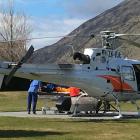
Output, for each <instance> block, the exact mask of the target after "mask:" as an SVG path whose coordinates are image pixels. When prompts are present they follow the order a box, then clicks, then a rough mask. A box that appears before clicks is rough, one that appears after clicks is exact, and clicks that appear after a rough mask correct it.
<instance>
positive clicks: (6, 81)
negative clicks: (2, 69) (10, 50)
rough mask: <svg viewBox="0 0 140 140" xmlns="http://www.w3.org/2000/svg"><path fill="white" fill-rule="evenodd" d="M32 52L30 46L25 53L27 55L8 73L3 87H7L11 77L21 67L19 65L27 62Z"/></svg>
mask: <svg viewBox="0 0 140 140" xmlns="http://www.w3.org/2000/svg"><path fill="white" fill-rule="evenodd" d="M33 52H34V47H33V46H31V47H30V48H29V50H28V51H27V53H26V54H25V56H24V57H22V59H21V60H20V61H19V62H18V63H17V65H15V66H14V67H13V69H12V70H11V72H10V73H9V75H8V76H7V78H6V79H5V85H8V83H9V82H10V80H11V78H12V77H13V75H14V74H15V72H16V71H17V70H18V69H19V68H20V67H21V65H22V64H23V63H25V62H27V60H28V59H29V58H30V57H31V55H32V54H33Z"/></svg>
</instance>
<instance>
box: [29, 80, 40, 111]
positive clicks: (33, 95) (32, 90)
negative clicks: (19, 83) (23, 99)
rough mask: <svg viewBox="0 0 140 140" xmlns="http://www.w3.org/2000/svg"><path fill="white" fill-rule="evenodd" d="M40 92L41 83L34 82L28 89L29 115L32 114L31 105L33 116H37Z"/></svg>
mask: <svg viewBox="0 0 140 140" xmlns="http://www.w3.org/2000/svg"><path fill="white" fill-rule="evenodd" d="M39 90H41V81H39V80H33V81H32V82H31V84H30V87H29V89H28V98H27V102H28V104H27V111H28V114H30V112H31V105H32V111H33V114H36V104H37V99H38V95H37V93H38V91H39Z"/></svg>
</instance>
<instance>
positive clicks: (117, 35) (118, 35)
mask: <svg viewBox="0 0 140 140" xmlns="http://www.w3.org/2000/svg"><path fill="white" fill-rule="evenodd" d="M115 36H116V37H120V36H140V34H115Z"/></svg>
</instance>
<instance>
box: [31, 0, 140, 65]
mask: <svg viewBox="0 0 140 140" xmlns="http://www.w3.org/2000/svg"><path fill="white" fill-rule="evenodd" d="M139 7H140V1H139V0H125V1H124V2H122V3H120V4H119V5H117V6H116V7H114V8H112V9H109V10H107V11H105V12H104V13H102V14H100V15H98V16H96V17H95V18H93V19H90V20H88V21H87V22H85V23H83V24H82V25H81V26H79V27H78V28H77V29H75V30H74V31H72V32H71V33H70V34H69V35H77V36H75V37H71V38H63V39H61V40H60V41H58V42H57V43H55V44H53V45H51V46H46V47H44V48H41V49H39V50H37V51H36V52H35V53H34V55H33V57H32V58H31V60H30V61H31V62H32V63H69V62H72V58H70V56H69V54H70V52H71V48H70V47H66V46H67V45H73V46H74V49H75V50H76V51H79V50H80V51H82V50H83V49H84V48H87V47H100V45H101V43H99V40H95V39H92V40H91V39H90V40H89V38H80V37H78V36H82V35H84V36H86V35H89V34H90V33H91V32H92V33H94V34H99V33H100V31H102V30H111V31H114V32H118V33H140V10H139ZM133 40H136V41H138V42H139V41H140V40H139V39H136V38H134V39H133ZM129 51H130V50H129ZM139 51H140V50H139V49H137V48H135V47H133V48H132V51H130V52H131V55H132V56H135V57H136V58H140V55H139V53H138V52H139ZM135 57H134V58H135Z"/></svg>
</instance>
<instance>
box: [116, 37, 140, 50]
mask: <svg viewBox="0 0 140 140" xmlns="http://www.w3.org/2000/svg"><path fill="white" fill-rule="evenodd" d="M118 39H120V40H123V41H126V42H127V43H129V44H131V45H134V46H136V47H138V48H140V43H137V42H134V41H132V40H128V39H125V38H121V37H118Z"/></svg>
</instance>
